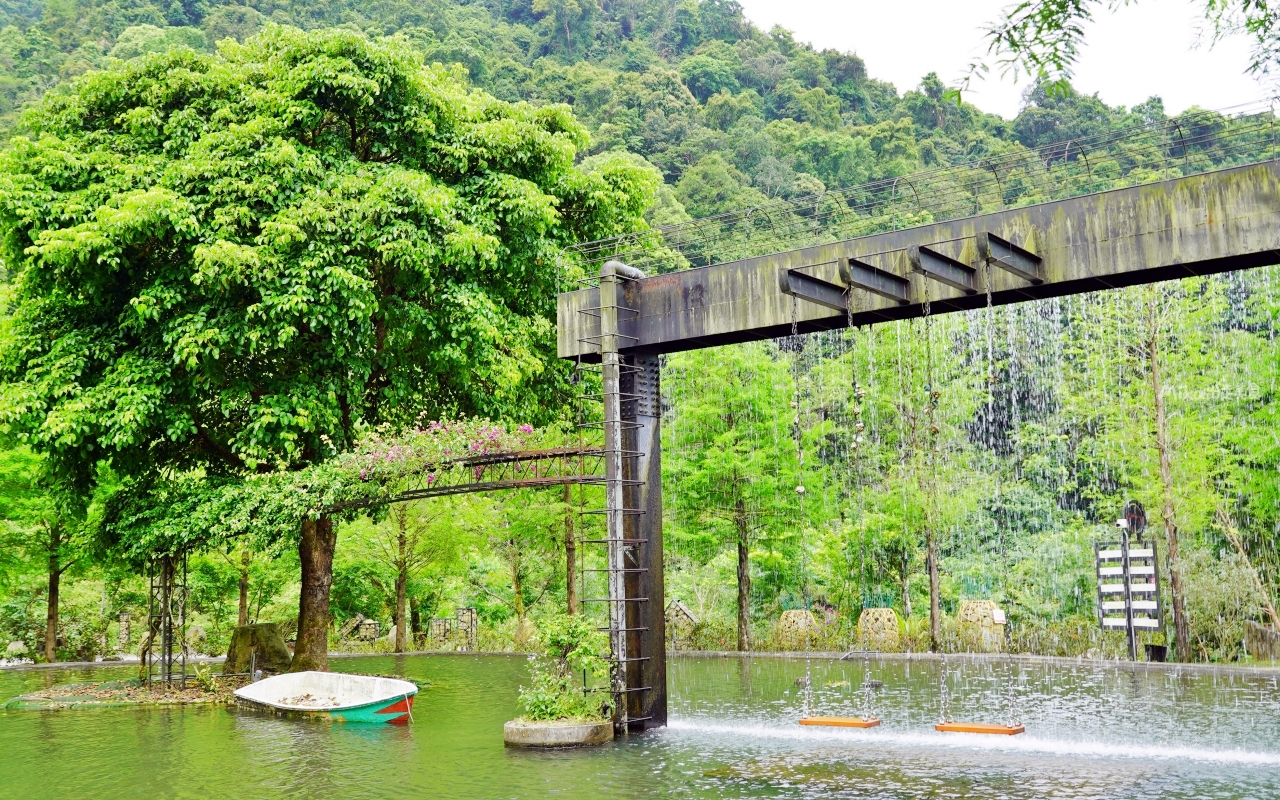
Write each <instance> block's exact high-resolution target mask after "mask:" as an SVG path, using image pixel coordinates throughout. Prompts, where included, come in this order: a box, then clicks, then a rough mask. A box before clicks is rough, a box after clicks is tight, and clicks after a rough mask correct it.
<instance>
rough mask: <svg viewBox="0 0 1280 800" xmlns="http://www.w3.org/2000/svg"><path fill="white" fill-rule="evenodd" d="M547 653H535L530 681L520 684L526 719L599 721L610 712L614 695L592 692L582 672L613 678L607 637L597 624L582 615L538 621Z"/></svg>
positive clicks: (590, 676) (531, 657)
mask: <svg viewBox="0 0 1280 800" xmlns="http://www.w3.org/2000/svg"><path fill="white" fill-rule="evenodd" d="M538 641H539V643H540V644H541V645H542V648H543V652H542V653H541V654H540V655H533V656H530V657H529V664H530V667H531V670H530V671H531V674H530V685H529V686H527V687H526V686H521V687H520V705H521V707H522V708H523V709H524V719H527V720H530V721H533V722H539V721H549V720H568V719H586V720H598V719H605V718H607V717H608V716H609V712H610V710H611V706H612V703H611V702H610V700H609V699H608V695H606V694H604V693H601V692H590V691H586V690H585V689H584V687H582V686H581V685H579V680H580V678H579V676H580V675H582V674H583V673H585V674H586V676H587V679H588V680H591V679H592V678H595V677H602V676H603V677H607V675H608V662H607V661H606V660H605V658H604V653H605V650H606V648H607V640H606V638H605V636H604V634H603V633H601V632H600V631H598V630H596V626H595V624H594V623H592V622H590V621H589V620H586V619H584V618H583V617H581V616H574V617H570V616H552V617H547V618H544V619H542V620H541V621H540V622H539V626H538Z"/></svg>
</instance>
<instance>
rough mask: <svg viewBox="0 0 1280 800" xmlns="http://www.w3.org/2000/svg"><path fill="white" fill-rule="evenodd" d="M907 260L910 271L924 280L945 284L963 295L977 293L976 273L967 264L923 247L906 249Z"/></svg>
mask: <svg viewBox="0 0 1280 800" xmlns="http://www.w3.org/2000/svg"><path fill="white" fill-rule="evenodd" d="M907 258H908V259H909V260H910V261H911V269H912V270H913V271H915V272H918V273H920V274H921V275H923V276H925V277H926V278H932V279H933V280H935V281H938V282H939V283H945V284H946V285H948V286H950V287H951V288H953V289H959V290H960V291H962V292H964V293H965V294H977V293H978V281H977V274H978V271H977V270H975V269H974V268H973V267H971V266H969V265H968V264H965V263H963V262H960V261H956V260H955V259H954V258H952V257H951V256H946V255H943V254H942V253H939V252H938V251H937V250H932V249H930V248H928V247H925V246H924V245H920V246H918V247H909V248H907Z"/></svg>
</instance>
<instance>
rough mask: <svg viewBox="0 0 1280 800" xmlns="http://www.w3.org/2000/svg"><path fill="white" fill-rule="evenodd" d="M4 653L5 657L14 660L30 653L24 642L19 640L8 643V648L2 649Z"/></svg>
mask: <svg viewBox="0 0 1280 800" xmlns="http://www.w3.org/2000/svg"><path fill="white" fill-rule="evenodd" d="M4 652H5V655H7V656H9V657H10V658H16V657H21V656H25V655H26V654H27V653H28V652H30V651H29V650H28V649H27V643H26V642H24V641H22V640H21V639H15V640H14V641H12V642H9V646H8V647H6V648H5V649H4Z"/></svg>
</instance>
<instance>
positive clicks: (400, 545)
mask: <svg viewBox="0 0 1280 800" xmlns="http://www.w3.org/2000/svg"><path fill="white" fill-rule="evenodd" d="M397 520H398V522H399V532H398V534H397V538H396V620H395V621H396V652H397V653H403V652H404V651H406V650H408V649H409V648H408V647H407V646H406V645H407V641H406V640H407V638H408V637H407V636H406V634H407V633H408V631H407V630H406V627H407V626H406V624H405V622H406V620H405V616H404V610H405V588H406V587H407V586H408V585H409V535H408V530H407V528H408V515H407V514H401V515H400V516H399V517H398V518H397Z"/></svg>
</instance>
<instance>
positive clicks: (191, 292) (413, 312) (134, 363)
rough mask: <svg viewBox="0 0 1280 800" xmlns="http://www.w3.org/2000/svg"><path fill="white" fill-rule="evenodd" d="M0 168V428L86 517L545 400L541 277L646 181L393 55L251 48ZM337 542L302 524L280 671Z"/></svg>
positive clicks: (203, 61) (621, 222)
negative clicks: (397, 432)
mask: <svg viewBox="0 0 1280 800" xmlns="http://www.w3.org/2000/svg"><path fill="white" fill-rule="evenodd" d="M27 126H28V128H29V130H30V135H29V136H25V137H19V138H15V139H14V140H13V141H12V143H11V146H10V148H9V150H8V151H7V152H6V153H5V155H4V157H3V160H2V161H0V226H2V227H3V230H4V232H5V236H4V240H3V258H4V261H5V263H6V265H7V266H8V267H9V268H10V269H11V270H12V271H13V273H14V274H15V275H16V281H17V283H16V287H15V292H14V301H13V306H12V323H11V324H12V326H13V332H12V334H13V335H12V336H10V337H8V338H7V340H6V341H7V344H6V345H5V346H4V347H3V350H2V351H0V379H2V380H3V385H0V423H2V424H3V425H4V426H6V427H7V428H8V429H9V430H10V431H12V432H15V433H17V434H18V435H20V436H21V437H23V438H24V439H25V441H26V442H27V443H28V444H29V445H30V446H31V447H32V448H33V449H34V450H36V451H37V452H40V453H42V454H44V455H45V456H46V457H47V458H48V460H49V464H50V468H51V471H52V474H53V475H55V476H56V478H57V479H58V480H59V481H60V482H61V483H62V484H63V485H65V486H68V487H72V488H74V489H77V490H81V491H87V490H89V489H91V488H92V485H93V484H94V477H95V475H96V474H97V471H98V469H99V466H100V464H101V463H102V462H104V461H105V462H109V463H110V465H111V467H112V468H113V470H114V471H115V473H116V474H118V475H120V476H121V477H122V478H123V479H124V481H125V490H126V491H134V492H139V491H145V488H146V487H147V486H148V485H149V483H150V482H153V481H155V480H157V479H159V478H162V477H170V476H173V475H175V474H178V473H182V472H187V473H194V474H197V475H205V476H210V477H215V476H223V477H229V478H235V477H236V476H240V475H244V474H247V473H250V472H255V471H256V472H266V471H273V470H294V469H300V468H304V467H306V466H308V465H311V464H315V463H317V462H320V461H323V460H324V459H326V458H327V457H329V456H330V455H331V454H333V453H334V452H337V451H341V450H342V449H344V448H346V447H348V446H349V445H351V444H352V443H353V442H354V441H355V439H356V437H357V435H358V432H359V431H360V430H361V429H362V427H363V426H367V425H371V424H377V423H383V422H389V423H393V424H399V425H403V424H412V422H413V420H414V419H416V418H418V416H419V415H420V414H426V415H429V416H431V417H433V418H439V417H443V416H446V415H459V414H478V415H488V416H492V417H508V416H516V415H519V416H528V417H531V418H532V417H533V416H535V415H536V414H537V413H538V410H539V409H548V408H554V406H555V405H556V404H557V402H558V400H559V399H560V397H561V396H562V391H563V372H562V371H561V370H560V369H559V368H558V367H556V366H554V365H555V354H554V336H553V323H552V321H551V319H552V315H553V314H554V291H555V289H556V283H557V267H556V263H557V262H556V253H557V251H558V249H559V248H560V247H561V246H562V245H563V244H565V243H566V242H569V241H572V240H579V239H591V238H597V237H600V236H605V235H610V234H613V233H616V232H620V231H623V230H629V229H632V228H634V227H635V226H636V225H638V224H642V223H640V215H641V213H642V212H643V210H644V208H645V207H646V206H647V204H648V203H649V202H650V199H651V197H652V195H653V192H654V189H655V186H654V183H655V181H654V179H653V177H652V174H651V173H650V172H647V171H643V170H638V169H636V168H634V167H632V166H630V165H629V164H628V163H626V162H624V161H622V160H619V161H617V162H616V163H615V164H612V165H609V164H606V165H597V167H596V169H595V170H594V171H593V173H592V174H591V175H586V174H584V173H583V172H581V171H579V170H577V169H575V167H574V166H573V160H574V156H575V153H576V152H578V150H579V149H580V148H582V147H583V146H585V145H586V143H587V141H586V134H585V132H584V129H583V128H582V127H580V126H579V125H578V124H577V123H576V122H575V121H574V120H573V117H572V116H571V115H570V113H569V110H568V109H567V108H566V107H564V106H547V107H543V108H533V107H530V106H527V105H522V104H517V105H512V104H508V103H505V102H501V101H498V100H496V99H494V98H492V97H490V96H488V95H486V94H484V93H481V92H475V91H469V90H468V89H466V88H465V81H464V80H463V79H462V78H461V77H460V75H459V74H458V73H457V72H456V71H452V70H449V69H446V68H442V67H439V66H435V67H426V66H424V65H423V62H422V59H421V57H420V56H419V55H417V54H416V53H415V52H414V51H413V50H412V49H411V48H410V47H409V46H408V44H407V43H405V42H404V41H402V40H400V39H398V38H392V39H370V38H367V37H365V36H363V35H361V34H358V33H352V32H348V31H339V30H328V31H319V32H311V33H304V32H302V31H298V30H294V29H289V28H282V27H271V28H268V29H267V30H266V31H264V33H263V34H262V35H261V36H260V37H258V38H256V39H252V40H250V41H249V42H248V43H246V44H244V45H238V44H235V43H234V42H231V41H226V42H223V44H222V49H221V50H220V51H219V53H217V54H216V55H206V54H199V53H196V52H194V51H192V50H189V49H183V48H179V49H174V50H170V51H168V52H166V53H163V54H156V55H151V56H146V57H144V58H142V59H139V60H135V61H131V62H128V63H124V64H117V65H116V66H114V67H112V68H111V69H109V70H107V71H104V72H100V73H90V74H87V75H85V76H83V77H82V78H80V79H78V80H77V81H75V82H74V83H73V84H72V85H70V86H69V87H68V88H67V89H66V90H65V91H60V92H56V93H53V94H50V95H49V96H47V97H46V98H45V100H44V101H43V102H42V103H41V105H40V106H39V107H38V108H37V109H35V110H34V111H33V112H32V113H31V114H30V115H29V118H28V120H27ZM335 542H336V537H335V533H334V529H333V521H332V519H331V518H330V517H328V516H325V515H320V516H319V517H318V518H314V519H307V520H305V521H303V522H302V523H301V525H300V529H299V536H298V547H299V556H300V559H301V564H302V590H301V600H300V603H299V620H298V623H299V624H298V640H297V648H296V652H295V656H294V664H293V667H294V669H311V668H323V667H325V665H326V663H327V657H326V649H327V629H328V623H329V608H328V606H329V589H330V585H331V582H332V562H333V550H334V546H335Z"/></svg>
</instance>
